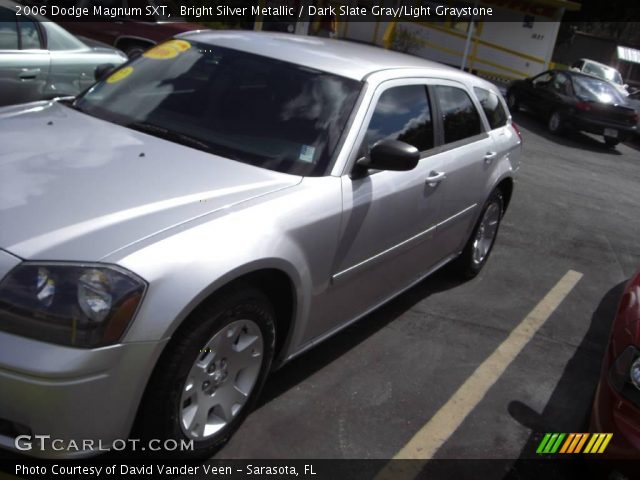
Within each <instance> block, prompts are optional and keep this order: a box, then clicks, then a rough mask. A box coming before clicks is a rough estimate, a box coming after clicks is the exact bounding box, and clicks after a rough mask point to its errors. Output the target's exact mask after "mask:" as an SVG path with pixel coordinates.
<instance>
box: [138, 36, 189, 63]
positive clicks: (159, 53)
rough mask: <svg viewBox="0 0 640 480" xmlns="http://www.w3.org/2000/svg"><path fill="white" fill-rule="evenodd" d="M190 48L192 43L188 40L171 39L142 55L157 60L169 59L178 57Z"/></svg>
mask: <svg viewBox="0 0 640 480" xmlns="http://www.w3.org/2000/svg"><path fill="white" fill-rule="evenodd" d="M190 48H191V44H190V43H189V42H187V41H186V40H169V41H168V42H165V43H162V44H160V45H157V46H155V47H153V48H152V49H151V50H147V51H146V52H145V53H143V54H142V56H143V57H145V58H153V59H156V60H167V59H169V58H174V57H177V56H178V55H179V54H181V53H182V52H186V51H187V50H189V49H190Z"/></svg>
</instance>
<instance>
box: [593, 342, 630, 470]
mask: <svg viewBox="0 0 640 480" xmlns="http://www.w3.org/2000/svg"><path fill="white" fill-rule="evenodd" d="M607 355H608V353H607ZM608 377H609V365H606V366H605V368H603V371H602V375H601V377H600V382H599V383H598V388H597V390H596V395H595V398H594V402H593V409H592V411H591V425H590V430H591V431H592V432H602V433H613V437H612V438H611V442H610V443H609V445H608V446H607V449H606V450H605V452H604V455H605V456H606V457H607V458H610V459H619V460H637V459H638V458H640V409H638V408H637V407H635V406H634V405H632V404H631V402H629V401H628V400H627V399H625V398H622V397H621V396H620V395H618V393H617V392H616V391H615V390H614V389H613V388H612V387H611V385H610V384H609V378H608Z"/></svg>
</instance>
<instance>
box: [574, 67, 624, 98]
mask: <svg viewBox="0 0 640 480" xmlns="http://www.w3.org/2000/svg"><path fill="white" fill-rule="evenodd" d="M571 69H572V70H575V71H578V72H582V73H586V74H587V75H593V76H594V77H598V78H601V79H602V80H606V81H607V82H609V83H611V84H612V85H613V86H614V87H616V90H618V92H619V93H620V94H621V95H623V96H625V97H626V96H627V95H629V86H628V85H626V84H625V83H624V82H623V80H622V75H620V72H619V71H618V70H616V69H615V68H613V67H610V66H609V65H605V64H604V63H600V62H596V61H595V60H589V59H588V58H581V59H580V60H578V61H577V62H574V63H573V64H571Z"/></svg>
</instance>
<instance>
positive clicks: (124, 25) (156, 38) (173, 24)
mask: <svg viewBox="0 0 640 480" xmlns="http://www.w3.org/2000/svg"><path fill="white" fill-rule="evenodd" d="M67 2H70V3H72V4H74V5H77V6H79V7H88V8H89V9H90V11H93V6H94V5H100V6H102V7H108V8H125V7H139V8H141V9H142V11H143V12H145V14H144V15H143V16H141V17H129V16H120V17H115V18H113V21H110V22H99V21H98V22H90V21H81V22H63V23H61V24H62V25H63V26H64V27H65V28H66V29H67V30H69V31H70V32H72V33H75V34H76V35H81V36H83V37H87V38H92V39H94V40H98V41H100V42H104V43H106V44H107V45H112V46H114V47H116V48H118V49H120V50H122V51H123V52H125V53H126V54H127V56H128V57H129V58H132V57H135V56H138V55H140V54H141V53H142V52H144V51H145V50H146V49H148V48H149V47H152V46H153V45H155V44H157V43H158V42H161V41H163V40H166V39H167V38H169V37H172V36H174V35H177V34H179V33H183V32H188V31H191V30H200V29H203V28H205V27H203V26H202V25H199V24H197V23H190V22H186V21H184V20H183V19H182V18H181V17H180V10H179V8H178V7H177V6H176V5H175V4H174V3H173V2H172V1H171V0H67ZM147 6H149V7H164V8H162V9H160V8H158V9H155V8H150V9H149V10H147ZM148 11H151V12H154V13H153V14H151V15H147V14H146V12H148ZM156 11H157V13H155V12H156Z"/></svg>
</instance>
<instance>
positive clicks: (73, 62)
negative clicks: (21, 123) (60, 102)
mask: <svg viewBox="0 0 640 480" xmlns="http://www.w3.org/2000/svg"><path fill="white" fill-rule="evenodd" d="M15 5H16V4H15V3H14V2H12V1H9V0H0V105H9V104H13V103H23V102H31V101H34V100H41V99H48V98H54V97H59V96H65V95H76V94H78V93H80V92H81V91H82V90H84V89H85V88H88V87H89V86H91V85H92V84H93V83H95V71H96V68H97V67H98V66H99V65H107V64H108V65H111V66H113V67H116V66H119V65H121V64H122V63H124V62H125V61H126V60H127V57H126V55H124V53H122V52H121V51H119V50H116V49H115V48H111V47H90V46H88V45H86V44H84V43H83V42H82V41H80V40H79V39H77V38H76V37H74V36H73V35H71V34H70V33H69V32H67V31H66V30H64V29H63V28H62V27H60V26H58V25H56V24H55V23H53V22H50V21H45V20H46V19H45V18H44V17H40V16H33V15H31V16H24V15H23V16H20V21H18V17H17V16H16V9H15Z"/></svg>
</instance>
